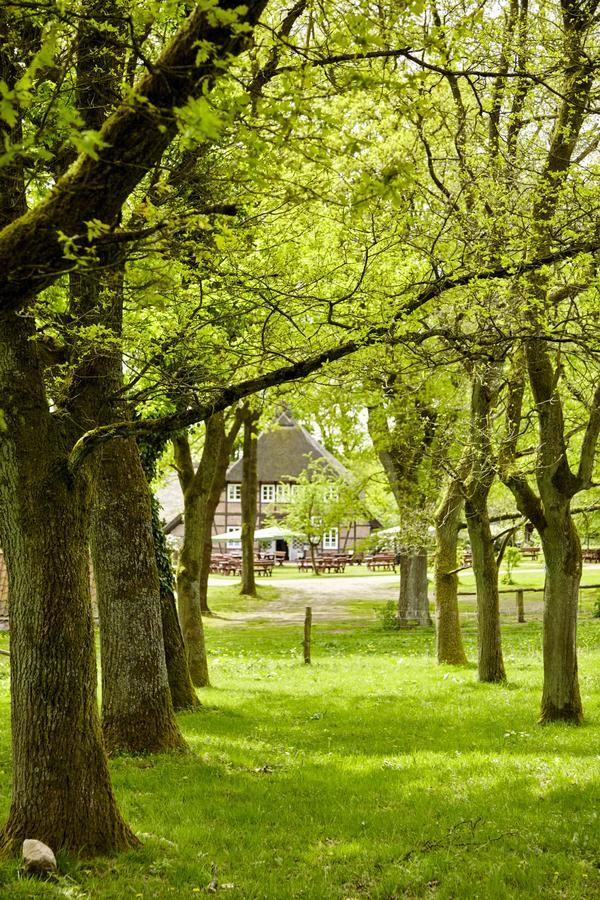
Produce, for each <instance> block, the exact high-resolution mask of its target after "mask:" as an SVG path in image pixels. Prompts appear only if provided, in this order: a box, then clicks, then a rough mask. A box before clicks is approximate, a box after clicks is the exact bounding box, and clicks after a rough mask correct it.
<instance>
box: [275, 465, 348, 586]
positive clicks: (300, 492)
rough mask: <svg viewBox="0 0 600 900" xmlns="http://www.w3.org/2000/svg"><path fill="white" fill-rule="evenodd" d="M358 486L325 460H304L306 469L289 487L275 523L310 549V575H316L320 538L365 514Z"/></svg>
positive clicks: (317, 572) (317, 571)
mask: <svg viewBox="0 0 600 900" xmlns="http://www.w3.org/2000/svg"><path fill="white" fill-rule="evenodd" d="M361 494H362V489H361V485H360V484H357V483H356V482H355V481H353V480H352V479H351V478H350V475H348V478H344V477H343V476H342V477H340V476H339V474H338V473H337V472H336V471H334V470H333V469H332V468H331V466H330V465H329V464H328V462H327V460H325V459H316V460H310V459H307V464H306V468H305V469H304V470H303V471H302V472H301V473H300V475H299V476H298V478H297V479H296V480H295V482H294V483H293V484H291V485H290V495H289V505H288V507H287V511H286V513H285V515H283V516H282V517H281V518H280V519H279V520H278V524H281V525H283V527H285V528H286V529H288V530H289V531H290V532H291V533H292V534H295V535H298V536H301V537H302V538H303V539H304V541H305V542H306V543H307V544H308V546H309V552H310V558H311V561H312V566H313V572H314V573H315V575H319V574H320V573H319V569H318V568H317V565H316V550H317V547H318V546H319V544H320V543H321V541H322V539H323V535H324V534H326V533H327V532H329V531H332V530H333V529H338V530H339V528H340V525H343V524H344V525H347V526H348V528H349V527H350V525H351V523H352V522H353V521H354V520H355V519H357V518H359V517H360V516H361V515H363V514H364V501H363V499H362V496H361Z"/></svg>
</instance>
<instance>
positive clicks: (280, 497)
mask: <svg viewBox="0 0 600 900" xmlns="http://www.w3.org/2000/svg"><path fill="white" fill-rule="evenodd" d="M290 488H291V485H290V484H289V483H288V482H287V481H280V482H279V483H278V484H276V485H275V499H276V500H277V503H289V502H290V500H291V497H292V492H291V490H290Z"/></svg>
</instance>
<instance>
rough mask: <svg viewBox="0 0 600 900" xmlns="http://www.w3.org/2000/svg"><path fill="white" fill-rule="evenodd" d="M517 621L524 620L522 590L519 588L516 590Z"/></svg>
mask: <svg viewBox="0 0 600 900" xmlns="http://www.w3.org/2000/svg"><path fill="white" fill-rule="evenodd" d="M516 593H517V622H524V621H525V604H524V603H523V591H522V590H521V589H519V590H518V591H517V592H516Z"/></svg>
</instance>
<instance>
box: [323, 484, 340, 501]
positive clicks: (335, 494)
mask: <svg viewBox="0 0 600 900" xmlns="http://www.w3.org/2000/svg"><path fill="white" fill-rule="evenodd" d="M325 499H326V500H339V499H340V494H339V491H338V489H337V488H336V487H333V486H332V485H330V486H329V487H327V488H325Z"/></svg>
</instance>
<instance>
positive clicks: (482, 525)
mask: <svg viewBox="0 0 600 900" xmlns="http://www.w3.org/2000/svg"><path fill="white" fill-rule="evenodd" d="M465 511H466V516H467V525H468V528H469V539H470V541H471V550H472V553H473V572H474V574H475V584H476V589H477V633H478V670H479V680H480V681H489V682H501V681H506V672H505V671H504V660H503V658H502V638H501V634H500V596H499V593H498V566H497V565H496V552H495V549H494V542H493V538H492V532H491V529H490V522H489V516H488V512H487V508H486V505H485V504H484V506H483V507H479V508H478V506H477V505H476V504H475V503H474V502H473V501H472V500H467V501H466V504H465Z"/></svg>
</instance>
